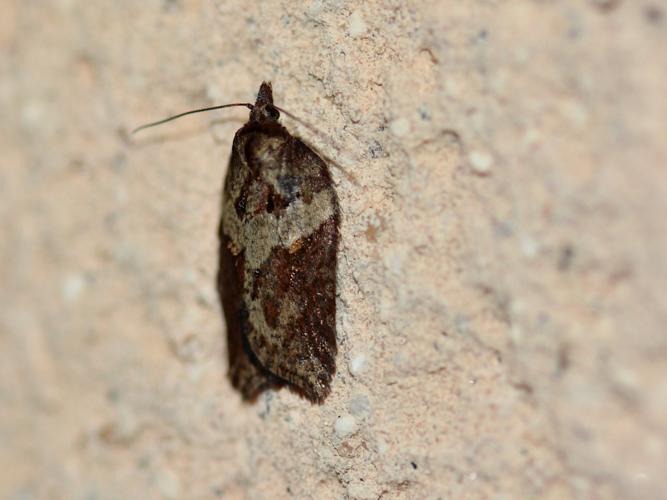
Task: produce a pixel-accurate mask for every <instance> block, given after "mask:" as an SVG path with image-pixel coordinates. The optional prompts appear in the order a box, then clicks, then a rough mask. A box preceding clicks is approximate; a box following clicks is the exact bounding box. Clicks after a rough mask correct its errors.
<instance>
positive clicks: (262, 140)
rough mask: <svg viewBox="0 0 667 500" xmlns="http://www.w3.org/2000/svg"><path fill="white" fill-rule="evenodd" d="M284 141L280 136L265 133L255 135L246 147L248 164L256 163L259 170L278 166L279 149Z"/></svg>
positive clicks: (280, 155)
mask: <svg viewBox="0 0 667 500" xmlns="http://www.w3.org/2000/svg"><path fill="white" fill-rule="evenodd" d="M284 143H285V141H284V140H283V138H282V137H268V136H265V135H260V136H258V137H256V138H255V139H254V140H253V141H252V144H251V145H250V147H249V148H247V149H246V151H247V154H248V159H249V160H250V164H251V165H256V166H257V167H258V169H259V170H265V169H274V168H278V167H280V160H281V157H282V154H281V149H282V147H283V145H284Z"/></svg>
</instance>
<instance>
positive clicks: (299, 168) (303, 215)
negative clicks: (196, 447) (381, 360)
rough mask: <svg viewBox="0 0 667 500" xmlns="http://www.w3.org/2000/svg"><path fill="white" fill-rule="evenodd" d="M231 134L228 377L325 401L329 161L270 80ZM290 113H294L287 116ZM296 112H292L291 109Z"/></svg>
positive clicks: (332, 301) (332, 365)
mask: <svg viewBox="0 0 667 500" xmlns="http://www.w3.org/2000/svg"><path fill="white" fill-rule="evenodd" d="M230 106H246V107H248V108H249V109H250V119H249V120H248V122H247V123H246V124H245V125H244V126H243V127H241V128H240V129H239V130H238V131H237V132H236V135H235V136H234V143H233V145H232V154H231V158H230V161H229V167H228V169H227V175H226V177H225V181H224V186H223V194H222V214H221V217H220V226H219V230H218V236H219V239H220V254H219V267H218V277H217V288H218V292H219V295H220V301H221V303H222V310H223V312H224V316H225V321H226V323H227V350H228V355H229V378H230V380H231V383H232V385H233V386H234V387H235V388H236V389H237V390H239V391H240V393H241V395H242V396H243V399H245V400H247V401H253V400H255V399H256V398H257V396H258V395H259V394H260V393H261V392H263V391H265V390H266V389H278V388H281V387H283V386H288V387H289V388H290V389H292V390H293V391H294V392H296V393H297V394H299V395H301V396H303V397H305V398H306V399H308V400H310V401H311V402H313V403H322V402H323V401H324V399H325V398H326V397H327V395H328V394H329V392H330V390H331V388H330V387H331V379H332V378H333V376H334V374H335V372H336V351H337V348H336V264H337V254H338V239H339V228H340V209H339V205H338V196H337V194H336V190H335V188H334V184H333V181H332V179H331V174H330V172H329V169H328V167H327V164H326V163H325V162H324V161H323V160H322V159H321V158H320V157H319V156H318V155H317V154H316V153H315V152H314V151H313V150H312V149H311V148H309V147H308V146H307V145H306V144H304V143H303V142H302V141H301V140H300V139H298V138H297V137H294V136H293V135H291V134H290V133H289V132H288V131H287V130H286V129H285V128H284V127H283V126H282V125H281V124H280V123H279V121H278V120H279V118H280V111H283V113H285V114H288V113H287V112H285V111H284V110H281V109H280V108H278V107H277V106H275V105H274V104H273V93H272V90H271V84H270V83H267V82H264V83H262V84H261V86H260V89H259V93H258V95H257V100H256V102H255V104H250V103H237V104H226V105H223V106H214V107H210V108H204V109H197V110H192V111H187V112H185V113H181V114H179V115H176V116H172V117H170V118H167V119H165V120H161V121H159V122H155V123H150V124H148V125H144V126H142V127H139V128H138V129H136V130H135V132H136V131H138V130H140V129H143V128H147V127H152V126H155V125H159V124H161V123H165V122H167V121H171V120H173V119H176V118H179V117H181V116H185V115H188V114H192V113H199V112H202V111H209V110H213V109H220V108H224V107H230ZM288 115H289V114H288ZM289 116H291V115H289Z"/></svg>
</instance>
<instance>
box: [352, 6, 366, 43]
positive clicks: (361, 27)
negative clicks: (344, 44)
mask: <svg viewBox="0 0 667 500" xmlns="http://www.w3.org/2000/svg"><path fill="white" fill-rule="evenodd" d="M367 29H368V27H367V26H366V21H364V17H363V16H362V15H361V12H359V11H358V10H355V11H354V12H352V14H350V19H349V25H348V33H349V34H350V36H351V37H353V38H356V37H359V36H361V35H363V34H364V33H366V30H367Z"/></svg>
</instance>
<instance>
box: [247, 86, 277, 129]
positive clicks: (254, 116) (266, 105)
mask: <svg viewBox="0 0 667 500" xmlns="http://www.w3.org/2000/svg"><path fill="white" fill-rule="evenodd" d="M279 118H280V111H278V109H277V108H276V107H275V106H274V105H273V91H272V89H271V82H262V85H260V87H259V92H258V93H257V100H256V101H255V105H254V106H253V107H252V109H251V110H250V121H253V122H258V123H265V122H277V121H278V119H279Z"/></svg>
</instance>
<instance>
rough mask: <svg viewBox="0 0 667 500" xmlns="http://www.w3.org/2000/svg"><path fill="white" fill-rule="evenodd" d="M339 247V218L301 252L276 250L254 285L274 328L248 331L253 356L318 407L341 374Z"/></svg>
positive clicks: (322, 228)
mask: <svg viewBox="0 0 667 500" xmlns="http://www.w3.org/2000/svg"><path fill="white" fill-rule="evenodd" d="M337 246H338V215H337V213H336V214H335V215H333V216H331V217H330V218H329V219H327V220H325V221H324V222H323V223H322V224H321V226H320V227H319V228H318V230H317V231H315V232H314V233H313V234H311V235H310V236H309V237H307V238H304V241H303V244H302V245H301V246H300V247H299V248H298V249H296V251H294V252H290V250H294V249H290V248H284V247H281V248H274V250H273V251H272V253H271V255H270V257H269V258H268V259H267V260H266V261H265V262H264V263H263V264H262V266H261V268H260V269H259V272H258V273H256V274H255V278H254V283H253V290H255V291H257V292H258V294H259V297H258V299H259V301H260V303H261V304H263V305H264V307H263V314H264V318H265V320H266V324H267V325H268V328H267V327H266V326H265V327H264V330H265V331H261V330H260V329H259V328H253V329H251V331H249V332H248V336H247V338H248V342H249V344H250V347H251V349H252V351H253V352H254V353H255V355H256V356H257V358H258V360H259V361H260V363H261V364H262V365H263V366H265V367H266V368H267V369H268V370H269V371H270V372H272V373H274V374H275V375H277V376H278V377H280V378H282V379H285V380H286V381H288V382H289V383H290V384H291V386H292V388H293V389H294V390H295V391H296V392H298V393H299V394H301V395H303V396H305V397H306V398H308V399H310V400H311V401H313V402H322V401H323V400H324V398H325V397H326V396H327V395H328V394H329V391H330V387H329V386H330V383H331V379H332V377H333V375H334V373H335V371H336V365H335V357H336V253H337ZM278 305H279V307H278ZM274 325H275V326H274ZM255 326H256V325H255Z"/></svg>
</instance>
